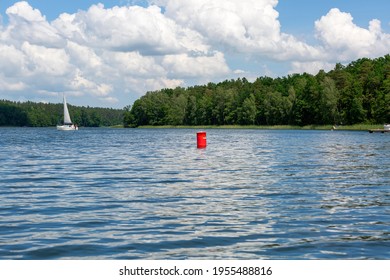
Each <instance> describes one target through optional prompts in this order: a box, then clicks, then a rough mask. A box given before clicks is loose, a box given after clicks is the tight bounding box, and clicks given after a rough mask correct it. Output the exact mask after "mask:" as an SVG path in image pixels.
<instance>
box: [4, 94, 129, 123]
mask: <svg viewBox="0 0 390 280" xmlns="http://www.w3.org/2000/svg"><path fill="white" fill-rule="evenodd" d="M68 108H69V111H70V113H71V117H72V121H73V122H74V123H76V124H77V125H79V126H84V127H99V126H113V125H118V124H123V116H124V115H123V114H124V110H119V109H111V108H95V107H84V106H83V107H79V106H73V105H69V104H68ZM63 110H64V107H63V104H52V103H35V102H30V101H28V102H13V101H7V100H0V126H31V127H46V126H56V125H57V124H60V123H62V121H63Z"/></svg>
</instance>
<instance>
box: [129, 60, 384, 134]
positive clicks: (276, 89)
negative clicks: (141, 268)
mask: <svg viewBox="0 0 390 280" xmlns="http://www.w3.org/2000/svg"><path fill="white" fill-rule="evenodd" d="M385 122H390V55H386V56H384V57H381V58H377V59H373V60H372V59H367V58H364V59H359V60H357V61H354V62H352V63H350V64H349V65H347V66H343V65H341V64H337V65H336V66H335V68H334V70H332V71H330V72H328V73H325V72H324V71H320V72H319V73H318V74H317V75H315V76H314V75H310V74H307V73H304V74H294V75H289V76H287V77H283V78H276V79H273V78H270V77H260V78H258V79H256V80H255V81H254V82H249V81H248V80H247V79H245V78H242V79H237V80H226V81H224V82H221V83H218V84H214V83H209V84H207V85H203V86H194V87H189V88H186V89H185V88H181V87H179V88H176V89H162V90H159V91H155V92H148V93H147V94H146V95H144V96H143V97H141V98H140V99H138V100H136V102H135V103H134V104H133V106H132V108H131V110H128V111H127V112H126V113H125V118H124V123H125V125H126V126H130V127H136V126H141V125H236V124H240V125H253V124H255V125H284V124H289V125H300V126H303V125H309V124H356V123H385Z"/></svg>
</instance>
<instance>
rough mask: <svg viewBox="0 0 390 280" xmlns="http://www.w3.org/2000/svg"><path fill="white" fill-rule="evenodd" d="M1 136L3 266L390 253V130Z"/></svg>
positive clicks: (1, 132)
mask: <svg viewBox="0 0 390 280" xmlns="http://www.w3.org/2000/svg"><path fill="white" fill-rule="evenodd" d="M207 141H208V146H207V148H206V149H202V150H198V149H196V130H193V129H176V130H175V129H128V130H126V129H103V128H99V129H87V128H81V129H80V130H79V131H77V132H60V131H56V130H55V129H54V128H0V162H1V166H0V259H390V172H389V171H390V134H387V133H386V134H369V133H368V132H346V131H333V132H332V131H294V130H285V131H272V130H224V129H210V130H208V131H207Z"/></svg>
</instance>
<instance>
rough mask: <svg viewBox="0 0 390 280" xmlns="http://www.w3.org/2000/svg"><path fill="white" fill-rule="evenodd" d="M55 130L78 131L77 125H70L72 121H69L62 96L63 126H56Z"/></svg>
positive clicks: (66, 106)
mask: <svg viewBox="0 0 390 280" xmlns="http://www.w3.org/2000/svg"><path fill="white" fill-rule="evenodd" d="M57 130H65V131H67V130H79V127H78V126H77V124H72V120H71V119H70V115H69V110H68V105H67V104H66V98H65V95H64V124H63V125H57Z"/></svg>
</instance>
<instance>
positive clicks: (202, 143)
mask: <svg viewBox="0 0 390 280" xmlns="http://www.w3.org/2000/svg"><path fill="white" fill-rule="evenodd" d="M196 138H197V144H198V149H204V148H206V146H207V139H206V132H205V131H199V132H198V133H196Z"/></svg>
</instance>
